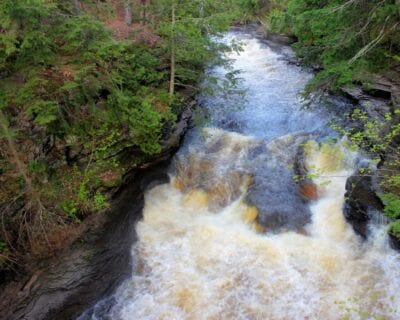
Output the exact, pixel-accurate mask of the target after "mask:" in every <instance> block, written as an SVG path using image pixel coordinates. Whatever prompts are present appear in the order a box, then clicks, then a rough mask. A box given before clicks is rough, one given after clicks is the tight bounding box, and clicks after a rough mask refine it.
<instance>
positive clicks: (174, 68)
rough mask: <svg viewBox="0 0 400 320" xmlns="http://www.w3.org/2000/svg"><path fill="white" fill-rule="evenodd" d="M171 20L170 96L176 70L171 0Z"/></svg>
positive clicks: (173, 8) (173, 7)
mask: <svg viewBox="0 0 400 320" xmlns="http://www.w3.org/2000/svg"><path fill="white" fill-rule="evenodd" d="M171 22H172V35H171V75H170V81H169V96H170V98H172V97H173V96H174V93H175V72H176V65H175V64H176V61H175V59H176V51H175V50H176V48H175V24H176V20H175V3H174V1H172V12H171Z"/></svg>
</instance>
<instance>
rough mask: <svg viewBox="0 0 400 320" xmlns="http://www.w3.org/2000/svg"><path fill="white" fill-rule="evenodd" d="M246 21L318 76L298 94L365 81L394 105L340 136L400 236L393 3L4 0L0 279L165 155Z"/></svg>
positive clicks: (50, 247) (73, 232)
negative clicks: (286, 46)
mask: <svg viewBox="0 0 400 320" xmlns="http://www.w3.org/2000/svg"><path fill="white" fill-rule="evenodd" d="M249 23H257V24H258V27H259V28H260V29H261V30H262V32H263V33H264V34H267V35H268V34H279V35H285V36H287V37H289V38H290V39H292V41H293V45H292V47H293V49H294V51H295V53H296V55H297V57H298V59H299V61H300V63H301V64H302V65H303V66H309V67H312V68H313V70H314V71H315V74H316V76H315V77H314V78H313V79H312V80H311V81H310V82H309V83H308V85H307V87H306V92H305V94H314V93H316V92H329V93H332V94H337V95H341V94H344V93H343V88H352V86H355V85H359V86H361V87H362V88H364V89H365V91H367V92H371V94H378V95H379V94H384V95H385V98H389V99H391V110H390V112H388V113H386V114H384V115H383V118H381V119H376V118H373V117H371V116H370V115H369V114H368V113H367V112H365V110H362V109H356V111H355V112H353V114H351V115H349V117H351V119H352V120H353V122H354V123H356V124H357V125H355V126H352V127H351V128H350V129H349V128H341V127H336V129H337V130H338V131H340V132H341V133H343V134H344V135H347V136H348V138H349V140H350V141H351V142H352V143H354V144H355V145H356V146H358V147H360V148H362V149H363V150H365V151H366V152H368V153H369V154H371V157H373V158H374V159H376V163H377V166H378V172H379V185H380V193H379V197H380V198H381V200H382V201H383V203H384V204H385V209H384V210H385V214H386V215H387V216H388V217H389V218H390V220H391V227H390V230H389V232H390V233H391V234H392V235H394V236H396V237H397V238H399V239H400V145H399V143H400V122H399V119H400V1H399V0H322V1H320V0H282V1H280V0H221V1H212V0H151V1H150V0H143V1H136V0H18V1H15V0H2V1H1V2H0V270H1V278H0V281H1V280H5V279H6V277H7V276H8V275H9V274H10V272H11V273H13V272H16V271H17V272H22V270H25V271H24V272H28V273H29V270H32V269H35V268H36V266H37V265H38V264H40V262H41V261H42V260H43V259H47V258H49V257H52V256H54V255H55V254H56V253H57V252H58V251H59V250H61V249H63V248H65V247H66V246H68V245H70V244H71V243H73V242H74V241H76V239H79V237H80V236H81V233H82V232H84V230H85V229H84V228H82V227H81V225H82V224H84V221H85V220H86V219H87V218H88V217H89V216H92V215H95V214H96V213H97V212H101V211H104V210H107V208H108V207H109V206H110V203H111V202H112V195H113V194H114V193H115V192H116V190H118V188H119V187H120V186H121V185H122V184H123V183H124V182H125V181H126V178H127V177H128V176H129V173H130V172H131V171H132V170H135V169H136V168H140V167H141V166H144V165H145V164H147V163H150V162H151V161H152V160H154V159H156V158H157V157H158V156H159V155H160V154H162V153H163V152H165V150H166V146H165V141H166V140H168V137H169V136H170V135H171V132H172V131H173V129H174V126H175V124H176V123H177V122H178V121H179V119H180V116H181V114H182V111H183V110H184V108H185V107H186V106H187V104H188V103H189V102H190V101H191V100H193V97H194V96H195V95H196V94H197V93H198V91H199V84H200V83H202V82H203V80H204V79H205V77H206V73H205V70H206V68H207V67H209V66H211V65H217V64H225V63H227V61H225V60H224V58H223V55H222V54H223V53H224V52H227V51H230V50H234V48H232V47H229V46H228V45H226V44H223V43H221V42H218V41H215V39H216V38H218V37H221V36H223V35H224V33H225V32H227V31H229V30H230V28H231V27H232V26H233V25H246V24H249ZM231 80H232V81H234V79H231ZM209 81H211V82H212V81H213V80H212V79H209ZM377 82H378V83H380V84H381V83H384V84H385V85H386V86H387V87H388V89H385V90H383V91H382V90H381V89H380V87H377V86H376V83H377ZM382 92H383V93H382ZM168 147H169V146H168ZM175 147H177V146H175ZM360 174H368V172H360ZM26 270H28V271H26Z"/></svg>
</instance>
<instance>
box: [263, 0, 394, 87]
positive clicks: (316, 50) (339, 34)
mask: <svg viewBox="0 0 400 320" xmlns="http://www.w3.org/2000/svg"><path fill="white" fill-rule="evenodd" d="M272 8H273V9H272V11H271V12H270V14H269V26H270V28H271V29H272V31H274V32H284V33H287V34H291V35H294V36H295V37H297V39H298V42H297V43H296V44H295V46H294V48H295V50H296V52H297V53H298V55H299V56H300V57H302V58H303V60H304V61H305V62H306V63H310V64H316V63H317V64H320V65H322V66H323V68H324V70H323V71H322V72H320V73H319V74H318V76H317V77H316V79H315V80H313V82H312V83H311V84H310V88H315V87H320V86H322V87H324V88H332V89H338V88H340V87H341V86H343V85H345V84H349V83H351V82H352V81H354V80H365V79H366V73H367V72H377V71H381V70H382V69H383V68H386V67H387V66H388V65H389V63H390V62H393V61H395V60H396V58H395V57H396V56H398V53H399V51H400V37H399V31H400V10H399V4H394V1H392V0H385V1H380V0H372V1H368V2H365V1H357V0H356V1H346V0H333V1H327V0H324V1H312V0H289V1H288V3H287V6H286V7H282V6H279V7H277V6H276V5H275V6H272Z"/></svg>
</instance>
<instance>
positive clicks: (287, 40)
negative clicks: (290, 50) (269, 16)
mask: <svg viewBox="0 0 400 320" xmlns="http://www.w3.org/2000/svg"><path fill="white" fill-rule="evenodd" d="M265 38H266V39H267V40H270V41H273V42H275V43H278V44H282V45H286V46H289V45H291V44H293V43H295V42H296V38H293V37H289V36H286V35H283V34H278V33H272V32H268V33H267V34H266V35H265Z"/></svg>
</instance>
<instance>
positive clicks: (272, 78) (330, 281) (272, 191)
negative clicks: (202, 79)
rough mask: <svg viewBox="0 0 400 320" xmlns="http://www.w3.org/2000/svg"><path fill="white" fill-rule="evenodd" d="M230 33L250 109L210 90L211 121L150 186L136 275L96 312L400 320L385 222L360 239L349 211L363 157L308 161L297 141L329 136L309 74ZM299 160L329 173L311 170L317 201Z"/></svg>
mask: <svg viewBox="0 0 400 320" xmlns="http://www.w3.org/2000/svg"><path fill="white" fill-rule="evenodd" d="M227 38H230V39H238V40H241V41H243V49H244V51H243V52H241V53H240V54H236V53H232V54H231V57H232V58H233V59H235V61H234V62H233V66H234V68H236V69H240V70H241V71H242V73H241V77H242V79H243V80H242V82H241V84H240V85H241V86H243V88H247V89H248V91H247V93H246V102H245V105H244V106H243V108H241V109H240V110H238V111H237V110H236V111H232V110H231V109H232V108H231V107H232V105H231V106H230V105H229V104H233V103H235V102H234V101H230V102H225V103H226V105H225V106H224V107H223V109H222V110H221V109H218V108H217V106H219V105H220V104H221V101H222V100H221V99H222V98H221V97H218V96H217V97H203V98H202V101H203V105H204V107H205V108H209V110H210V114H211V124H209V125H208V126H206V127H202V128H195V129H193V130H192V131H191V132H190V133H189V134H188V136H187V138H186V139H185V143H184V145H183V147H182V148H181V150H180V152H179V153H178V154H177V155H176V157H175V159H174V163H173V165H172V167H171V177H172V179H171V183H170V184H164V185H160V186H157V187H155V188H153V189H151V190H150V191H148V192H147V194H146V204H145V208H144V213H143V220H142V221H140V222H139V223H138V224H137V226H136V228H137V233H138V239H139V240H138V242H137V243H136V244H135V245H134V246H133V248H132V254H133V255H134V257H135V259H134V261H135V263H134V270H133V274H132V277H131V278H130V279H127V280H126V281H125V282H124V283H123V284H122V285H121V286H120V288H119V289H118V290H117V291H116V293H115V295H114V297H113V298H114V300H113V301H114V303H113V305H112V306H110V307H108V308H106V311H105V308H101V302H100V303H99V306H98V307H97V309H96V308H95V309H94V312H92V314H91V315H90V317H91V318H92V319H116V320H119V319H120V320H147V319H148V320H150V319H151V320H156V319H166V320H180V319H193V320H195V319H204V320H205V319H216V320H220V319H260V320H261V319H262V320H266V319H270V320H274V319H285V320H287V319H375V318H378V317H381V318H379V319H400V310H397V309H396V308H397V306H400V295H399V294H398V291H399V290H400V268H399V265H400V264H399V262H400V260H399V255H398V253H396V252H395V251H393V250H392V249H390V247H389V245H388V242H387V236H386V234H385V227H384V226H380V225H371V226H370V233H371V236H370V237H369V240H368V241H366V242H363V241H362V240H361V239H360V238H359V237H358V236H357V235H356V234H355V233H354V232H353V229H352V228H351V226H350V225H348V224H347V222H346V220H345V218H344V216H343V212H342V210H343V209H342V208H343V204H344V193H345V183H346V179H347V177H348V176H349V175H351V174H352V173H353V172H354V170H355V168H356V164H357V161H360V160H359V158H360V157H359V156H358V155H357V154H355V153H352V152H350V151H346V150H345V149H344V147H342V146H341V145H340V143H338V144H337V145H332V146H331V148H332V149H331V150H334V152H328V153H327V152H323V151H320V150H319V149H318V148H317V147H315V146H314V147H311V148H309V149H310V150H309V152H307V153H306V154H305V155H303V157H302V159H299V156H298V155H299V149H300V148H301V147H300V145H301V144H303V143H304V142H306V141H308V140H314V141H318V142H320V141H323V140H325V139H326V138H328V137H329V136H331V135H332V134H333V133H332V132H331V131H330V130H329V128H328V125H327V121H328V117H329V116H328V112H327V111H324V110H323V108H322V107H321V108H311V110H302V108H301V100H300V99H299V97H298V94H299V93H300V92H301V90H303V89H304V86H305V85H306V83H307V81H308V80H309V79H310V78H311V77H312V75H311V74H310V73H309V72H307V71H305V70H303V69H301V68H299V67H297V66H294V65H291V64H289V63H288V62H287V61H286V59H285V56H286V55H287V54H291V52H290V50H289V49H288V48H280V51H277V50H273V49H272V47H271V46H270V45H268V44H265V43H261V42H260V41H259V40H257V39H256V38H254V37H253V36H251V35H249V34H246V33H244V32H232V33H229V34H228V35H227ZM211 72H212V73H213V74H214V75H216V76H220V77H222V76H223V74H224V72H226V71H225V70H224V69H221V68H216V69H214V70H212V71H211ZM219 108H221V107H219ZM324 113H325V114H324ZM315 145H317V142H316V143H315ZM339 154H340V156H339ZM332 155H336V156H332ZM299 161H302V162H303V166H304V167H306V168H308V169H310V170H311V169H314V170H315V169H321V172H323V175H324V176H328V177H329V179H330V182H329V183H325V181H326V178H323V177H315V179H314V183H315V184H316V185H317V187H316V190H314V192H316V193H317V197H314V201H306V200H305V199H304V197H302V196H301V194H300V192H299V190H298V185H297V184H296V182H295V181H294V179H293V176H294V174H295V172H294V167H295V166H296V162H299Z"/></svg>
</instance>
